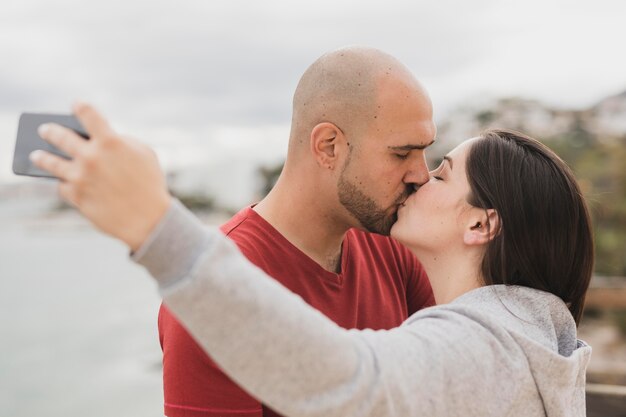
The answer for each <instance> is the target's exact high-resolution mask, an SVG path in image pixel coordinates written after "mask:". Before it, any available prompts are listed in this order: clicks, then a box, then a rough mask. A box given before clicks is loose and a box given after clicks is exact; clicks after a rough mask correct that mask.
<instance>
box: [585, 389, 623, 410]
mask: <svg viewBox="0 0 626 417" xmlns="http://www.w3.org/2000/svg"><path fill="white" fill-rule="evenodd" d="M625 416H626V386H621V385H604V384H587V417H625Z"/></svg>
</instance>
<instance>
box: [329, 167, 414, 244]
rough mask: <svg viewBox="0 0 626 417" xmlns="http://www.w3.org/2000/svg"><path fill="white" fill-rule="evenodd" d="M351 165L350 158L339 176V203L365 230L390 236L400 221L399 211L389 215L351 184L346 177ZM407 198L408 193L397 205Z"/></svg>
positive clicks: (399, 199) (399, 198)
mask: <svg viewBox="0 0 626 417" xmlns="http://www.w3.org/2000/svg"><path fill="white" fill-rule="evenodd" d="M349 164H350V158H349V157H348V160H346V163H345V165H344V166H343V168H342V170H341V174H340V175H339V181H337V193H338V196H339V202H340V203H341V205H343V206H344V207H345V208H346V210H348V212H350V214H352V216H353V217H354V218H356V219H357V220H358V221H359V223H360V224H361V226H363V228H364V229H365V230H367V231H368V232H371V233H378V234H380V235H384V236H389V233H390V231H391V227H392V226H393V224H394V223H395V222H396V220H397V219H398V215H397V210H394V211H393V213H392V214H389V213H388V210H385V209H383V208H381V207H380V206H379V205H378V204H376V202H375V201H374V199H373V198H371V197H369V196H368V195H366V194H365V193H364V192H363V191H362V190H361V189H359V187H357V186H356V185H355V184H353V183H351V182H350V181H349V180H348V178H347V175H346V169H347V168H348V165H349ZM407 196H408V192H407V193H403V195H402V196H399V197H398V200H397V204H400V203H402V202H403V201H404V200H405V199H406V197H407Z"/></svg>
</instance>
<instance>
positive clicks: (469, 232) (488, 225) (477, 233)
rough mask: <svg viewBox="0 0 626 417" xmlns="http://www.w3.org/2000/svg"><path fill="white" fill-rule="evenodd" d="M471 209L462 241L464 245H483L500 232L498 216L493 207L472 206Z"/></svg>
mask: <svg viewBox="0 0 626 417" xmlns="http://www.w3.org/2000/svg"><path fill="white" fill-rule="evenodd" d="M471 210H472V213H471V214H470V216H468V221H467V223H466V230H465V233H464V234H463V242H464V243H465V244H466V245H485V244H487V243H489V242H490V241H491V240H493V238H495V237H496V236H497V235H498V233H500V216H498V212H497V211H495V210H494V209H481V208H478V207H473V208H472V209H471Z"/></svg>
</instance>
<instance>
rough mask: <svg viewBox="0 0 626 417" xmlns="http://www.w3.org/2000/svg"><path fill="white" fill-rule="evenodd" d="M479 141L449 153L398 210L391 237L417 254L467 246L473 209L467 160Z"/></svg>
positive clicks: (462, 145) (469, 142)
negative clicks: (464, 240) (425, 181)
mask: <svg viewBox="0 0 626 417" xmlns="http://www.w3.org/2000/svg"><path fill="white" fill-rule="evenodd" d="M475 140H478V139H469V140H466V141H465V142H463V143H461V144H460V145H459V146H457V147H456V148H455V149H454V150H452V152H450V153H449V154H448V155H446V156H445V157H444V158H445V159H444V160H443V162H442V163H441V165H440V166H439V167H437V168H436V169H435V170H433V171H430V176H431V178H430V181H428V182H427V183H426V184H424V185H422V186H421V187H420V188H419V190H417V191H416V192H415V193H413V194H412V195H411V196H410V197H409V198H408V199H407V200H406V202H405V203H404V205H403V206H401V207H400V209H399V210H398V221H397V222H396V223H395V224H394V225H393V227H392V228H391V236H393V237H394V238H395V239H397V240H398V241H399V242H401V243H403V244H404V245H405V246H407V247H408V248H410V249H412V250H413V251H414V252H415V253H421V254H428V253H434V254H435V255H434V256H436V253H437V252H440V251H445V250H450V249H453V248H455V247H458V246H461V245H463V235H464V233H465V231H466V230H467V228H468V221H469V216H468V215H467V214H468V213H469V211H470V209H471V206H470V205H469V203H468V202H467V197H468V195H469V194H470V187H469V184H468V182H467V176H466V174H465V159H466V156H467V153H468V151H469V148H470V146H471V144H472V143H474V141H475Z"/></svg>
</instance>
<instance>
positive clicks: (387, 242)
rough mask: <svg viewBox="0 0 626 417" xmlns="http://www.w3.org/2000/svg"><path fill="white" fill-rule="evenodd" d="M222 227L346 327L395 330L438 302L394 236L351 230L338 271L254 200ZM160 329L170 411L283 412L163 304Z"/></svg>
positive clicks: (188, 415)
mask: <svg viewBox="0 0 626 417" xmlns="http://www.w3.org/2000/svg"><path fill="white" fill-rule="evenodd" d="M221 229H222V231H223V232H224V233H225V234H226V235H227V236H229V237H230V238H231V239H232V240H233V241H234V242H235V243H236V244H237V245H238V246H239V249H240V250H241V251H242V252H243V254H244V255H245V256H246V257H247V258H248V259H249V260H250V261H252V263H254V264H256V265H257V266H259V267H260V268H261V269H263V270H264V271H265V272H266V273H267V274H268V275H270V276H271V277H274V278H275V279H276V280H278V281H279V282H280V283H282V284H283V285H284V286H285V287H287V288H289V289H290V290H291V291H293V292H295V293H297V294H299V295H300V296H301V297H302V298H303V299H304V300H305V301H306V302H307V303H309V304H310V305H312V306H313V307H315V308H316V309H318V310H320V311H321V312H322V313H324V314H325V315H327V316H328V317H329V318H330V319H332V320H334V321H335V322H336V323H337V324H339V325H340V326H342V327H344V328H347V329H350V328H356V329H364V328H370V329H389V328H392V327H396V326H398V325H400V324H401V323H402V322H403V321H404V320H406V318H407V317H408V316H409V315H411V314H412V313H414V312H416V311H417V310H419V309H421V308H424V307H427V306H430V305H433V304H434V298H433V294H432V290H431V287H430V283H429V282H428V279H427V277H426V273H425V272H424V270H423V269H422V266H421V265H420V263H419V262H418V261H417V259H416V258H415V257H414V256H413V255H412V254H411V253H410V252H409V251H408V250H407V249H406V248H404V247H403V246H401V245H400V244H398V243H397V242H396V241H394V240H393V239H391V238H389V237H385V236H380V235H376V234H371V233H365V232H362V231H359V230H356V229H352V230H350V231H348V233H347V234H346V238H345V240H344V242H343V248H342V251H343V253H342V258H341V273H339V274H336V273H332V272H328V271H327V270H325V269H324V268H322V267H321V266H320V265H319V264H317V263H316V262H315V261H313V260H312V259H311V258H309V257H308V256H307V255H305V254H304V253H302V252H301V251H300V250H299V249H298V248H296V247H295V246H293V245H292V244H291V243H290V242H289V241H288V240H287V239H285V237H283V236H282V235H281V234H280V233H279V232H278V231H277V230H276V229H274V228H273V227H272V226H271V225H270V224H269V223H268V222H267V221H265V220H264V219H263V218H262V217H261V216H259V215H258V214H257V213H256V212H255V211H254V210H252V208H250V207H248V208H245V209H243V210H241V211H240V212H239V213H237V214H236V215H235V216H234V217H233V218H232V219H230V220H229V221H228V222H227V223H226V224H224V225H223V226H222V228H221ZM224 314H225V315H226V314H228V312H227V311H225V312H224ZM252 319H253V318H252ZM159 335H160V341H161V348H162V349H163V389H164V394H165V414H166V415H167V416H169V417H200V416H201V417H206V416H211V417H214V416H226V417H240V416H241V417H260V416H265V417H268V416H272V417H273V416H278V414H276V413H275V412H274V411H272V410H271V409H269V408H268V407H265V406H263V405H262V404H261V403H259V401H257V400H256V399H254V398H253V397H251V396H250V395H248V394H247V393H246V392H245V391H243V390H242V389H241V388H239V387H238V386H237V385H236V384H235V383H234V382H232V381H231V380H230V379H229V378H228V377H227V376H226V375H225V374H224V373H223V372H222V371H221V370H220V369H219V368H218V367H217V365H216V364H215V363H214V362H213V361H212V360H211V359H210V358H209V356H207V354H206V353H204V351H203V350H202V349H201V348H200V347H199V346H198V345H197V344H196V342H195V341H194V340H193V339H192V338H191V336H190V335H189V334H188V333H187V331H186V330H185V329H184V328H183V327H182V326H181V325H180V324H179V322H178V321H177V320H176V319H175V318H174V317H173V316H172V314H171V313H170V312H169V310H167V308H166V307H165V306H163V305H162V306H161V310H160V311H159ZM268 343H271V341H268Z"/></svg>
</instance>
